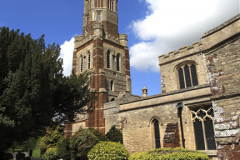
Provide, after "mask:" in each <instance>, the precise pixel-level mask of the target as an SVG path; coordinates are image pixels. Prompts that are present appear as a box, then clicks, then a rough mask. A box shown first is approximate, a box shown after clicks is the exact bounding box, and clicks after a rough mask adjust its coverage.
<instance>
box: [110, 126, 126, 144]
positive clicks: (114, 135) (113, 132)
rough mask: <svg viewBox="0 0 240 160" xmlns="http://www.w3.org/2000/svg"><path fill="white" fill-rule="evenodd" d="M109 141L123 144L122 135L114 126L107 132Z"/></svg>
mask: <svg viewBox="0 0 240 160" xmlns="http://www.w3.org/2000/svg"><path fill="white" fill-rule="evenodd" d="M106 136H107V138H108V140H109V141H112V142H120V143H123V137H122V133H121V132H120V131H119V130H118V129H116V126H115V125H114V126H112V128H111V129H110V130H109V132H108V133H107V134H106Z"/></svg>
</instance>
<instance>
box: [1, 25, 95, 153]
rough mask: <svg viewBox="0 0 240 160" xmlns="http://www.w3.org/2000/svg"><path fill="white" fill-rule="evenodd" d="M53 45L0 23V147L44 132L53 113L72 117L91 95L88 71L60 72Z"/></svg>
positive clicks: (63, 118)
mask: <svg viewBox="0 0 240 160" xmlns="http://www.w3.org/2000/svg"><path fill="white" fill-rule="evenodd" d="M59 56H60V47H59V45H55V44H52V45H47V46H45V42H44V36H41V37H40V38H39V39H37V40H34V39H32V38H31V36H30V34H28V35H24V33H19V30H17V31H14V30H11V31H10V30H9V28H7V27H2V28H0V130H1V131H4V132H0V142H1V143H0V151H3V150H6V149H7V148H8V147H10V146H11V145H12V144H13V142H24V141H26V140H27V139H29V138H30V137H37V136H38V135H42V134H43V133H44V130H45V127H46V126H49V125H50V124H51V123H52V120H53V118H54V117H55V118H56V117H57V118H58V119H59V121H64V120H66V117H68V119H69V120H72V119H74V115H75V113H77V112H80V111H81V108H83V107H84V106H86V105H88V103H89V102H91V101H92V100H94V99H95V93H93V92H90V90H89V88H90V87H89V84H90V80H89V74H88V73H85V74H82V75H80V76H76V75H75V74H74V73H72V75H71V76H70V77H64V76H63V68H62V64H63V60H62V59H61V58H60V57H59Z"/></svg>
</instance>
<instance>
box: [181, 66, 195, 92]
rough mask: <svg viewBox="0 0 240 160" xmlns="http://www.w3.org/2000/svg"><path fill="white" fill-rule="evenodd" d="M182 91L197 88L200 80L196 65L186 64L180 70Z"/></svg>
mask: <svg viewBox="0 0 240 160" xmlns="http://www.w3.org/2000/svg"><path fill="white" fill-rule="evenodd" d="M178 79H179V86H180V89H183V88H187V87H192V86H197V85H198V78H197V71H196V65H195V64H184V65H183V66H181V67H179V69H178Z"/></svg>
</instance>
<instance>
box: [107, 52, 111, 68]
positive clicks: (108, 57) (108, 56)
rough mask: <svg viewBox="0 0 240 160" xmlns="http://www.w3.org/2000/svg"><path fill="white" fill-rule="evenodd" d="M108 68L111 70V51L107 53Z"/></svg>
mask: <svg viewBox="0 0 240 160" xmlns="http://www.w3.org/2000/svg"><path fill="white" fill-rule="evenodd" d="M107 68H110V51H108V52H107Z"/></svg>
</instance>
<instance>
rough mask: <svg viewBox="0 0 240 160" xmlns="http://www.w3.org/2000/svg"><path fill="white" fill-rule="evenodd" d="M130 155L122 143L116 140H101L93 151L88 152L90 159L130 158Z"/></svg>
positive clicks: (122, 159)
mask: <svg viewBox="0 0 240 160" xmlns="http://www.w3.org/2000/svg"><path fill="white" fill-rule="evenodd" d="M129 156H130V154H129V152H128V151H127V150H126V148H125V147H124V146H123V144H121V143H116V142H100V143H98V144H96V145H95V146H94V147H93V148H92V149H91V151H90V152H89V153H88V159H89V160H94V159H105V160H111V159H118V160H124V159H128V158H129Z"/></svg>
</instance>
